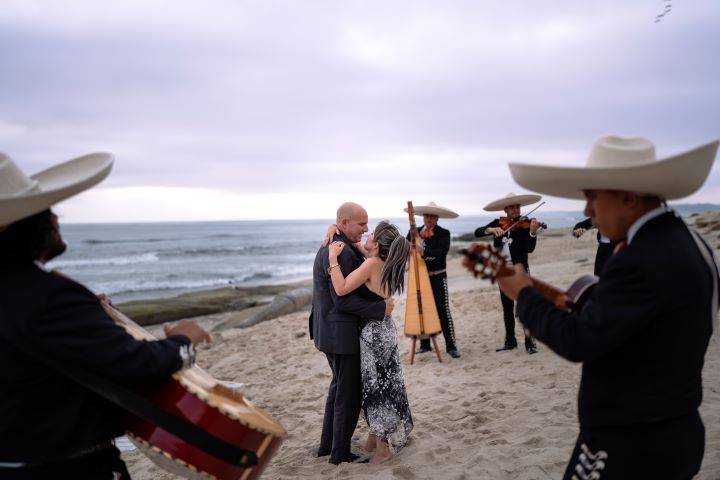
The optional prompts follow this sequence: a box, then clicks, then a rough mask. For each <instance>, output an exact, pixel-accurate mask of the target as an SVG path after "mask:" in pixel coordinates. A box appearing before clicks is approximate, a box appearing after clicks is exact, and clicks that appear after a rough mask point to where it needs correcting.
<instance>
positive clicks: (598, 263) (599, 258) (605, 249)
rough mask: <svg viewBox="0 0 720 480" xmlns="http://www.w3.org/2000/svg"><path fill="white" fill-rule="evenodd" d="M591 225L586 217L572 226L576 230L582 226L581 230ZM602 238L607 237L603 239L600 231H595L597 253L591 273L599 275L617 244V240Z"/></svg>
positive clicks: (591, 226)
mask: <svg viewBox="0 0 720 480" xmlns="http://www.w3.org/2000/svg"><path fill="white" fill-rule="evenodd" d="M593 227H594V226H593V224H592V219H590V218H586V219H585V220H583V221H582V222H578V223H576V224H575V226H574V227H573V230H577V229H578V228H582V229H583V230H590V229H591V228H593ZM603 240H607V239H603V236H602V235H601V234H600V232H597V241H598V248H597V253H595V268H594V269H593V274H594V275H597V276H600V272H602V269H603V267H604V266H605V263H606V262H607V261H608V258H610V255H612V254H613V251H614V250H615V246H616V245H617V242H613V241H610V240H608V241H603Z"/></svg>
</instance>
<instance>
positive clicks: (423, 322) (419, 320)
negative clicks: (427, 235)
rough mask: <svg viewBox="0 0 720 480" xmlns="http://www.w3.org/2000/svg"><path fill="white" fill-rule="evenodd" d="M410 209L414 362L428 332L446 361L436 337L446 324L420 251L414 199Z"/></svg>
mask: <svg viewBox="0 0 720 480" xmlns="http://www.w3.org/2000/svg"><path fill="white" fill-rule="evenodd" d="M407 211H408V217H409V219H410V238H411V242H412V244H413V248H412V249H411V250H410V258H409V267H408V289H407V302H406V304H405V335H406V336H408V337H410V338H412V345H411V348H410V365H412V364H413V362H414V360H415V347H416V345H417V340H418V338H426V337H428V336H429V337H430V339H431V340H432V343H433V347H434V348H435V353H436V354H437V358H438V361H439V362H442V356H441V355H440V350H439V349H438V346H437V339H436V338H435V337H436V335H437V334H438V333H440V332H441V331H442V327H441V326H440V317H439V316H438V311H437V307H436V306H435V297H434V296H433V293H432V287H431V286H430V276H429V275H428V270H427V266H426V265H425V260H423V258H422V256H421V255H420V252H419V248H420V246H421V244H422V243H421V242H422V240H421V239H420V234H419V232H418V229H417V225H416V224H415V210H414V209H413V204H412V202H408V209H407Z"/></svg>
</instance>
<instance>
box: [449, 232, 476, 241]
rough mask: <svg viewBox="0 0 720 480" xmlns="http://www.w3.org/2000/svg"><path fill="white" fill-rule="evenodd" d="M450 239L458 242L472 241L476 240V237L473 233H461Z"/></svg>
mask: <svg viewBox="0 0 720 480" xmlns="http://www.w3.org/2000/svg"><path fill="white" fill-rule="evenodd" d="M452 239H453V240H455V241H458V242H474V241H475V240H477V237H476V236H475V234H474V233H463V234H462V235H456V236H454V237H453V238H452Z"/></svg>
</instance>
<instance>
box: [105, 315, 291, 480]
mask: <svg viewBox="0 0 720 480" xmlns="http://www.w3.org/2000/svg"><path fill="white" fill-rule="evenodd" d="M103 305H104V307H105V310H106V311H107V313H108V314H109V315H110V316H111V317H112V318H113V320H115V322H116V323H118V324H120V325H122V326H123V327H125V329H126V330H127V331H128V333H129V334H130V335H132V336H133V337H135V338H137V339H138V340H152V339H154V337H153V336H152V335H151V334H150V333H149V332H147V331H146V330H144V329H143V328H141V327H140V326H138V325H137V324H135V323H134V322H133V321H132V320H130V319H129V318H128V317H126V316H125V315H123V314H122V313H120V312H119V311H117V310H115V309H114V308H112V307H110V306H108V305H106V304H103ZM137 393H139V394H141V395H142V396H144V397H146V398H147V399H149V400H151V401H152V402H153V403H154V404H156V405H158V406H160V407H161V408H162V409H163V410H165V411H166V412H168V413H170V414H172V415H174V416H176V417H178V418H181V419H184V420H186V421H187V422H189V423H192V424H194V425H195V426H197V427H200V428H201V429H203V430H205V431H206V432H208V433H210V434H212V435H214V436H215V437H217V438H219V439H221V440H224V441H225V442H227V443H229V444H231V445H233V446H236V447H239V448H242V449H245V450H250V451H252V452H255V454H256V455H257V459H258V464H257V465H255V466H253V467H250V468H242V467H239V466H237V465H233V464H231V463H227V462H225V461H223V460H220V459H219V458H217V457H214V456H213V455H211V454H209V453H207V452H205V451H203V450H201V449H198V448H196V447H194V446H192V445H189V444H188V443H186V442H185V441H183V440H181V439H179V438H178V437H176V436H174V435H172V434H171V433H168V432H167V431H165V430H163V429H162V428H160V427H159V426H157V425H154V424H152V423H150V422H148V421H146V420H143V419H141V418H138V417H136V416H134V415H131V416H130V420H129V423H128V430H127V434H128V437H129V438H130V440H132V441H133V443H134V444H135V445H136V446H137V447H138V449H140V450H141V451H142V452H143V453H144V454H145V455H147V456H148V458H150V459H151V460H152V461H153V462H155V463H156V464H157V465H158V466H160V467H161V468H163V469H165V470H167V471H169V472H171V473H174V474H176V475H180V476H183V477H186V478H191V479H195V478H197V479H208V478H217V479H220V480H248V479H255V478H259V477H260V474H261V473H262V471H263V470H264V469H265V467H266V466H267V464H268V463H269V461H270V459H271V458H272V457H273V455H275V452H276V451H277V449H278V448H279V447H280V444H281V443H282V442H283V440H284V439H285V437H286V436H287V432H286V431H285V429H284V428H283V427H282V426H281V425H280V424H279V423H278V422H276V421H275V420H274V419H273V418H272V417H270V416H269V415H268V414H266V413H265V412H263V411H262V410H261V409H260V408H259V407H257V406H256V405H254V404H253V403H252V402H250V401H249V400H248V399H246V398H245V397H244V396H243V395H242V393H241V392H240V391H239V390H238V389H234V388H228V387H227V386H225V385H223V384H222V383H221V382H219V381H217V380H215V379H214V378H213V377H212V376H211V375H210V374H208V373H207V372H205V371H204V370H202V369H201V368H200V367H198V366H197V365H196V366H193V367H192V368H189V369H186V370H181V371H179V372H177V373H175V374H174V375H173V376H172V378H170V379H168V380H166V381H164V382H161V383H158V384H155V385H150V386H144V387H143V388H142V389H141V390H137Z"/></svg>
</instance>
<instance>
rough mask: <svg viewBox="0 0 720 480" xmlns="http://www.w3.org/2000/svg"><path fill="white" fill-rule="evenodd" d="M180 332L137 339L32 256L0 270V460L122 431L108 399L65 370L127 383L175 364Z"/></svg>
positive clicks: (37, 456)
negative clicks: (29, 261)
mask: <svg viewBox="0 0 720 480" xmlns="http://www.w3.org/2000/svg"><path fill="white" fill-rule="evenodd" d="M189 343H190V340H189V339H188V338H186V337H185V336H173V337H170V338H168V339H166V340H158V341H138V340H135V339H134V338H133V337H131V336H130V335H129V334H127V333H126V332H125V329H124V328H122V327H120V326H118V325H116V324H115V323H114V322H113V321H112V319H111V318H110V317H109V316H108V315H107V314H106V313H105V311H104V310H103V308H102V306H101V305H100V302H99V301H98V299H97V298H96V296H95V295H94V294H93V293H92V292H90V291H89V290H88V289H86V288H85V287H83V286H82V285H80V284H78V283H76V282H74V281H72V280H69V279H67V278H65V277H60V276H58V275H55V274H52V273H48V272H46V271H44V270H42V269H41V268H39V267H37V266H36V265H35V264H29V265H25V266H19V267H3V268H2V271H0V365H2V368H0V462H3V463H11V462H12V463H14V462H20V463H41V462H49V461H54V460H61V459H64V458H67V457H69V456H72V455H74V454H76V453H78V452H81V451H83V450H86V449H87V448H89V447H92V446H95V445H97V444H99V443H103V442H106V441H108V440H111V439H113V438H115V437H117V436H119V435H122V434H123V432H124V431H125V418H126V414H125V412H124V411H123V410H121V409H119V408H118V407H117V406H115V404H113V403H110V402H109V401H108V400H106V399H105V398H103V397H100V396H99V395H97V394H96V393H94V392H91V391H89V390H87V389H86V388H85V387H83V386H81V385H79V384H77V383H75V382H74V381H72V380H70V379H68V378H67V377H65V376H64V375H63V374H62V373H61V372H62V370H63V368H64V367H66V366H69V367H72V368H74V369H84V370H88V371H91V372H93V373H95V374H98V375H101V376H104V377H106V378H108V379H111V380H114V381H116V382H117V383H120V384H124V385H127V386H131V385H135V384H141V383H144V382H153V381H157V380H161V379H165V378H167V377H169V376H170V375H171V374H172V373H174V372H176V371H177V370H179V369H180V368H181V367H182V359H181V357H180V353H179V350H180V346H181V345H188V344H189Z"/></svg>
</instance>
